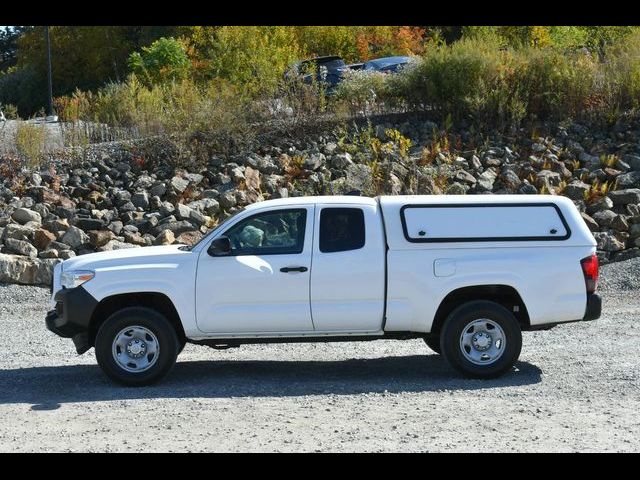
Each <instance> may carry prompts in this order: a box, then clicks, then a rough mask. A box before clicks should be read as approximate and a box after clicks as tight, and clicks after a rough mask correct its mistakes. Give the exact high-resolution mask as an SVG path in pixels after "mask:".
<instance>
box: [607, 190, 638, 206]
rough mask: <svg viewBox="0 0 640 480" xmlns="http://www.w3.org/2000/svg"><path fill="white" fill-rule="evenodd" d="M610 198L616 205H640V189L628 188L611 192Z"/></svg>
mask: <svg viewBox="0 0 640 480" xmlns="http://www.w3.org/2000/svg"><path fill="white" fill-rule="evenodd" d="M609 198H610V199H611V201H612V202H613V204H614V205H626V204H627V203H633V204H638V203H640V188H627V189H625V190H614V191H613V192H609Z"/></svg>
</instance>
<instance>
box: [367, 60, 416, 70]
mask: <svg viewBox="0 0 640 480" xmlns="http://www.w3.org/2000/svg"><path fill="white" fill-rule="evenodd" d="M414 61H415V59H414V57H384V58H375V59H373V60H369V61H367V62H365V63H364V64H363V66H362V70H365V71H376V72H383V73H397V72H399V71H400V70H402V69H403V68H404V67H406V66H407V65H408V64H409V63H411V62H414Z"/></svg>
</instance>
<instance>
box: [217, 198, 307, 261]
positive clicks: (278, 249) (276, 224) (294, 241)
mask: <svg viewBox="0 0 640 480" xmlns="http://www.w3.org/2000/svg"><path fill="white" fill-rule="evenodd" d="M306 223H307V210H306V209H304V208H299V209H290V210H272V211H270V212H264V213H258V214H256V215H253V216H251V217H249V218H246V219H245V220H242V221H241V222H239V223H237V224H236V225H234V226H233V227H231V228H230V229H229V230H227V231H226V232H225V235H226V236H227V237H229V239H230V240H231V255H278V254H296V253H302V250H303V248H304V231H305V227H306Z"/></svg>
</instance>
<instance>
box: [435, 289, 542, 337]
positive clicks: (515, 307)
mask: <svg viewBox="0 0 640 480" xmlns="http://www.w3.org/2000/svg"><path fill="white" fill-rule="evenodd" d="M475 300H487V301H492V302H495V303H497V304H499V305H502V306H503V307H505V308H506V309H507V310H509V311H510V312H511V313H513V315H514V316H515V317H516V319H517V320H518V323H519V324H520V328H521V329H522V330H528V329H529V328H530V327H531V320H530V318H529V312H528V310H527V306H526V305H525V303H524V301H523V300H522V296H521V295H520V293H518V290H516V289H515V288H514V287H512V286H511V285H504V284H490V285H472V286H466V287H461V288H457V289H455V290H453V291H451V292H449V293H448V294H447V296H446V297H444V298H443V299H442V301H441V302H440V305H439V306H438V309H437V310H436V314H435V316H434V319H433V323H432V327H431V332H430V333H432V334H439V333H440V331H441V330H442V326H443V325H444V322H445V320H446V319H447V317H448V316H449V314H450V313H451V312H453V310H455V309H456V308H457V307H459V306H460V305H463V304H464V303H467V302H471V301H475Z"/></svg>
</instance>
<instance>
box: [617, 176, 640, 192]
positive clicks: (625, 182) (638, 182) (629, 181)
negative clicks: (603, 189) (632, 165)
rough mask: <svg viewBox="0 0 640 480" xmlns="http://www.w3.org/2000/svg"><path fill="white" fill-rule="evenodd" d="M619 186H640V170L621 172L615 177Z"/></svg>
mask: <svg viewBox="0 0 640 480" xmlns="http://www.w3.org/2000/svg"><path fill="white" fill-rule="evenodd" d="M616 181H617V182H618V187H619V188H623V189H624V188H640V172H629V173H623V174H622V175H618V176H617V177H616Z"/></svg>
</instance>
